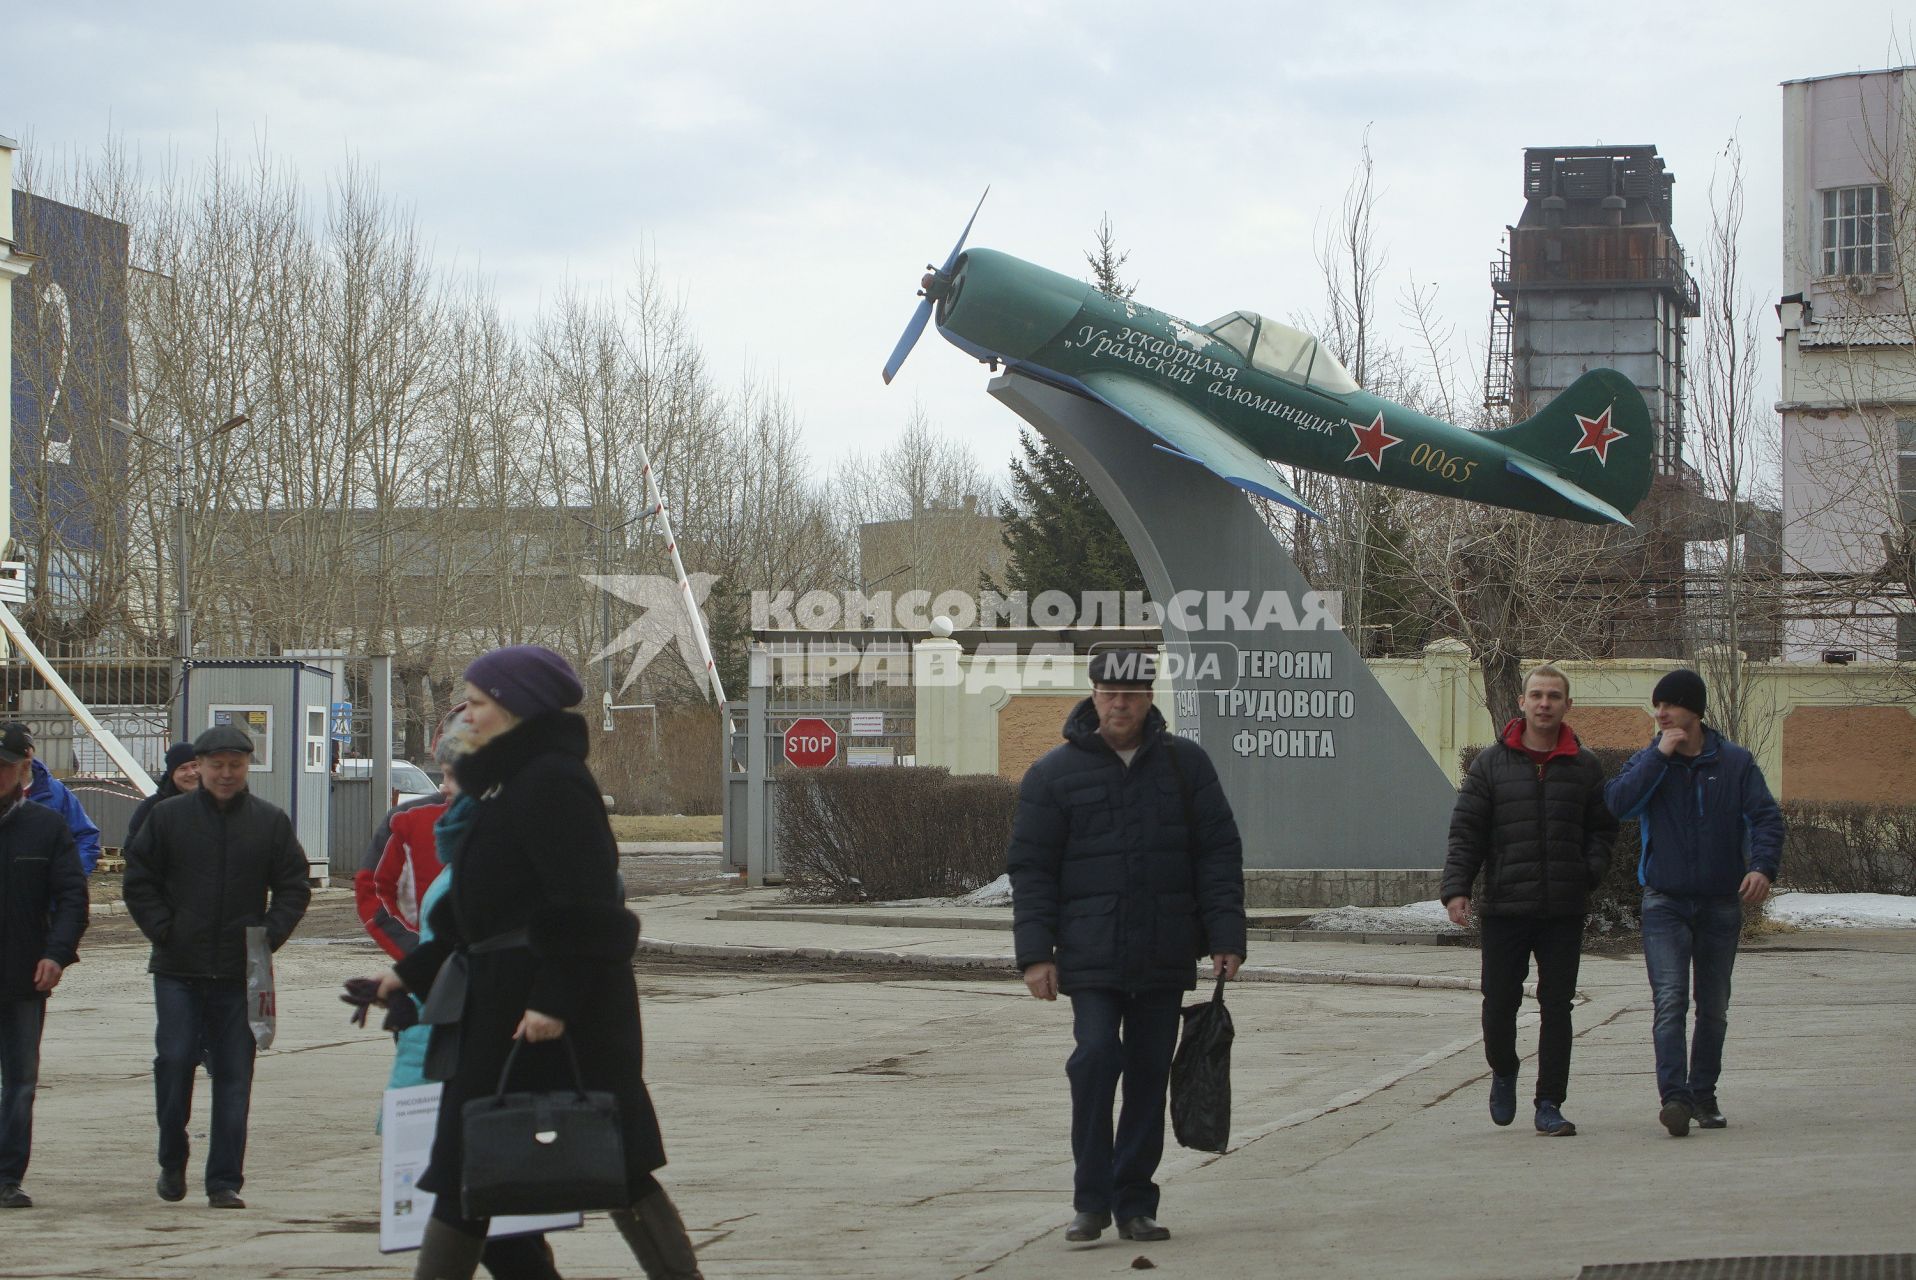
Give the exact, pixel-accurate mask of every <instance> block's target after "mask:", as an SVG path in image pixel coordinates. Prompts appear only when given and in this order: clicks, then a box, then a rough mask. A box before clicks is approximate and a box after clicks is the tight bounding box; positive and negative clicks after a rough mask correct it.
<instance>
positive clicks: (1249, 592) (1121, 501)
mask: <svg viewBox="0 0 1916 1280" xmlns="http://www.w3.org/2000/svg"><path fill="white" fill-rule="evenodd" d="M989 390H990V391H991V394H992V395H994V396H996V397H997V398H998V399H999V400H1001V401H1003V402H1004V403H1005V404H1006V405H1007V406H1009V407H1010V408H1011V409H1012V410H1013V411H1015V412H1016V413H1017V414H1018V415H1019V416H1020V417H1022V418H1023V419H1024V420H1025V421H1026V422H1029V423H1030V424H1031V425H1032V426H1033V427H1034V428H1036V429H1037V430H1038V431H1039V432H1041V433H1042V434H1043V435H1044V437H1045V438H1046V439H1047V440H1049V441H1051V443H1053V444H1054V445H1056V446H1057V447H1058V448H1059V449H1061V450H1063V452H1064V454H1065V456H1066V457H1068V458H1070V459H1071V461H1072V463H1073V464H1074V465H1076V466H1077V468H1078V470H1079V472H1080V473H1082V474H1083V476H1084V477H1085V479H1086V480H1087V481H1088V482H1089V483H1090V485H1091V488H1092V490H1093V492H1095V493H1096V494H1097V495H1098V498H1099V500H1100V501H1102V502H1103V503H1104V505H1105V508H1106V509H1107V510H1108V511H1110V512H1111V515H1112V518H1113V519H1114V520H1116V521H1117V525H1118V528H1119V530H1120V531H1121V532H1122V533H1123V534H1124V537H1125V540H1126V541H1127V542H1129V543H1130V545H1131V550H1132V552H1133V553H1135V554H1136V556H1137V558H1138V565H1139V567H1140V568H1142V569H1143V571H1144V580H1145V583H1146V585H1147V586H1148V587H1149V588H1150V591H1151V597H1152V598H1153V599H1154V600H1157V601H1159V602H1160V603H1165V604H1166V605H1167V609H1166V616H1165V620H1164V639H1165V644H1166V648H1167V651H1168V653H1169V655H1170V661H1171V663H1172V664H1173V671H1172V677H1173V687H1174V690H1175V693H1174V697H1175V708H1174V709H1175V712H1176V715H1175V719H1176V722H1177V725H1178V728H1179V731H1180V732H1181V733H1183V734H1185V735H1186V736H1188V737H1191V738H1194V739H1196V740H1198V741H1199V742H1201V743H1203V744H1204V747H1205V750H1206V751H1208V752H1209V753H1210V756H1211V759H1212V760H1213V761H1214V762H1216V764H1217V769H1218V773H1219V775H1220V776H1221V777H1222V779H1223V782H1224V790H1225V794H1226V795H1228V796H1229V797H1230V800H1231V806H1232V808H1233V809H1235V810H1236V811H1237V821H1238V827H1239V829H1240V830H1241V831H1242V832H1243V836H1244V865H1245V867H1246V868H1313V869H1316V868H1324V869H1330V868H1350V869H1355V868H1378V869H1387V868H1423V869H1431V868H1437V867H1441V866H1442V865H1443V860H1444V846H1445V837H1446V834H1447V831H1448V828H1449V821H1450V810H1451V805H1452V802H1453V801H1454V800H1455V797H1456V791H1455V789H1454V787H1453V786H1452V785H1451V783H1450V781H1449V780H1448V779H1447V778H1446V777H1445V775H1444V772H1443V770H1441V769H1439V768H1438V766H1437V764H1436V763H1435V762H1434V761H1433V760H1432V759H1431V758H1430V753H1429V752H1428V751H1426V750H1425V749H1424V746H1423V744H1422V743H1421V742H1419V741H1418V740H1417V736H1416V735H1415V734H1414V733H1412V732H1411V729H1410V726H1409V725H1408V724H1406V723H1405V722H1404V718H1403V717H1402V716H1401V715H1399V714H1398V712H1397V708H1396V707H1395V706H1394V705H1393V704H1392V703H1391V700H1390V697H1389V695H1388V694H1386V693H1385V692H1384V690H1383V688H1382V686H1380V685H1379V684H1378V683H1377V681H1376V679H1375V678H1373V677H1372V675H1371V674H1370V671H1369V669H1368V668H1366V667H1365V666H1364V663H1363V661H1362V660H1361V659H1360V658H1359V657H1358V655H1357V651H1356V649H1355V648H1354V647H1353V646H1352V645H1351V643H1350V641H1348V640H1347V639H1345V638H1344V633H1343V632H1342V631H1341V630H1339V629H1338V627H1339V619H1338V617H1337V613H1336V609H1335V608H1334V606H1332V604H1331V602H1329V601H1326V600H1324V599H1322V598H1321V597H1319V596H1317V595H1316V594H1315V593H1313V592H1312V591H1311V589H1310V586H1309V584H1308V583H1306V582H1305V581H1304V576H1303V575H1302V574H1301V573H1299V572H1298V570H1297V566H1296V565H1295V564H1293V563H1292V562H1291V558H1290V556H1289V555H1288V554H1287V553H1286V552H1285V550H1284V548H1283V547H1282V546H1281V545H1280V544H1279V543H1278V541H1277V540H1276V539H1275V538H1274V537H1272V536H1271V533H1270V530H1269V529H1267V528H1266V527H1265V525H1264V522H1263V521H1262V520H1261V519H1260V518H1259V517H1258V514H1257V512H1256V510H1255V509H1254V508H1253V507H1252V506H1251V504H1250V502H1249V500H1248V499H1247V498H1246V496H1245V494H1244V493H1243V491H1242V490H1240V489H1238V488H1237V487H1236V486H1235V485H1232V484H1230V483H1228V482H1226V481H1224V480H1221V479H1219V478H1218V477H1217V476H1215V475H1213V474H1211V473H1210V472H1209V471H1207V470H1205V469H1204V468H1203V467H1201V466H1199V465H1198V464H1196V463H1194V462H1189V461H1186V460H1185V459H1183V458H1182V457H1180V456H1178V455H1175V454H1171V453H1167V452H1166V451H1164V450H1163V449H1160V448H1157V447H1156V446H1154V445H1153V444H1152V443H1151V440H1150V437H1149V436H1148V435H1147V434H1146V433H1145V432H1143V431H1142V430H1140V429H1139V428H1138V426H1137V424H1136V423H1134V422H1132V421H1130V420H1129V419H1127V418H1124V417H1122V416H1120V415H1118V414H1116V413H1114V412H1112V411H1111V410H1110V409H1107V408H1105V407H1104V406H1103V405H1100V404H1096V403H1094V402H1092V401H1089V400H1086V399H1084V398H1083V397H1081V396H1076V395H1073V394H1071V393H1070V392H1068V391H1063V390H1060V389H1058V388H1056V387H1053V386H1050V385H1048V384H1046V383H1042V382H1038V381H1035V380H1033V379H1031V378H1028V377H1025V376H1023V375H1021V374H1017V373H1007V374H1005V375H1003V376H1001V377H997V378H994V379H992V381H991V384H990V388H989ZM1180 593H1181V594H1180ZM1173 602H1177V603H1183V604H1185V605H1187V606H1188V607H1187V608H1185V609H1180V608H1176V607H1171V606H1172V603H1173ZM1416 879H1418V880H1420V881H1421V879H1422V878H1421V877H1420V878H1416ZM1409 882H1410V881H1409V879H1408V878H1407V879H1406V882H1405V883H1406V884H1408V883H1409ZM1363 896H1370V895H1363ZM1382 896H1385V897H1393V896H1402V895H1401V894H1399V893H1394V892H1392V891H1391V890H1389V889H1385V890H1383V891H1382ZM1410 896H1412V897H1415V896H1431V895H1430V894H1429V893H1428V888H1427V886H1425V885H1423V884H1421V883H1419V884H1417V885H1416V886H1415V887H1414V889H1413V890H1412V891H1411V893H1410ZM1346 900H1349V899H1346ZM1404 900H1406V901H1408V900H1409V897H1405V898H1404Z"/></svg>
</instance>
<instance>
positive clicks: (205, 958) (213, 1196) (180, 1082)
mask: <svg viewBox="0 0 1916 1280" xmlns="http://www.w3.org/2000/svg"><path fill="white" fill-rule="evenodd" d="M193 750H194V752H195V754H196V756H197V758H198V759H199V763H200V785H199V788H198V789H197V790H194V791H189V792H186V793H185V794H183V795H177V796H174V797H172V798H171V799H168V800H163V801H161V802H160V803H159V804H157V805H155V806H154V807H153V812H152V814H151V815H150V816H149V817H148V818H147V820H146V822H145V823H144V824H143V825H142V826H141V827H140V829H139V831H138V832H137V833H136V834H135V835H134V837H133V842H132V843H131V844H130V845H128V846H127V850H126V880H125V885H124V889H123V893H124V895H125V898H126V908H127V912H128V913H129V914H130V915H132V917H133V920H134V923H135V924H138V925H139V926H140V932H142V933H144V934H145V935H146V936H147V938H148V939H149V940H150V941H151V942H152V943H153V958H152V960H151V961H150V962H149V963H148V965H147V970H148V972H150V973H151V974H152V975H153V1004H154V1012H155V1014H156V1023H157V1028H156V1030H155V1033H154V1048H155V1056H154V1058H153V1091H154V1101H155V1105H156V1107H157V1110H158V1113H159V1125H160V1176H159V1183H158V1188H157V1189H158V1192H159V1196H160V1199H162V1200H181V1199H184V1198H185V1196H186V1162H187V1139H186V1126H187V1122H188V1120H189V1119H190V1118H191V1116H192V1110H193V1075H194V1071H195V1069H196V1068H197V1067H198V1065H199V1062H200V1052H201V1046H202V1045H204V1046H205V1050H206V1063H207V1072H208V1074H209V1075H210V1076H211V1077H212V1080H213V1125H212V1141H211V1144H210V1146H209V1148H208V1151H207V1157H206V1181H205V1186H206V1198H207V1203H208V1204H209V1205H210V1206H211V1207H213V1208H215V1209H244V1208H245V1207H246V1202H245V1201H243V1200H241V1199H240V1194H239V1192H240V1187H241V1186H242V1185H243V1184H244V1183H245V1181H246V1178H245V1173H244V1167H245V1163H246V1119H247V1112H248V1109H249V1108H250V1106H251V1103H252V1094H253V1058H254V1055H255V1053H256V1052H257V1049H256V1047H255V1044H254V1041H253V1031H252V1027H251V1025H250V1023H249V1021H248V1018H247V1009H246V929H247V926H249V925H264V926H265V927H266V940H267V942H268V943H269V944H270V945H271V946H272V947H273V949H274V950H278V949H279V946H280V944H281V943H283V942H285V941H286V939H287V938H289V937H291V936H292V932H293V930H294V928H295V927H297V926H298V924H299V921H300V917H301V916H303V915H305V914H306V903H307V902H308V900H310V899H311V897H312V890H311V889H310V888H309V887H307V883H306V854H305V851H304V850H302V849H301V848H300V846H299V840H298V839H297V838H296V837H295V836H294V835H293V824H292V820H291V819H289V818H288V817H287V816H286V814H285V812H284V811H283V810H281V809H279V808H278V807H276V806H274V805H271V804H268V803H267V802H266V801H264V800H261V799H260V798H259V797H258V796H256V795H254V794H253V793H252V792H251V791H249V790H248V789H247V786H246V773H247V770H248V768H249V767H250V766H251V764H252V761H253V740H252V739H251V738H250V737H248V736H247V734H246V731H245V730H244V729H241V728H240V727H239V726H238V725H231V724H222V725H214V726H213V727H212V728H210V729H208V730H207V731H206V732H205V733H202V734H201V735H200V736H199V737H198V738H196V739H194V742H193Z"/></svg>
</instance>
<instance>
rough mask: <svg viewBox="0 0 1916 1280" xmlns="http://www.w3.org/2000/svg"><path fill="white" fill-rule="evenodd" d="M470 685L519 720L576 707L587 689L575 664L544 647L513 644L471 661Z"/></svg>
mask: <svg viewBox="0 0 1916 1280" xmlns="http://www.w3.org/2000/svg"><path fill="white" fill-rule="evenodd" d="M466 680H467V682H468V683H470V684H472V685H474V686H475V687H477V688H479V689H481V690H483V691H484V692H485V693H486V694H487V695H488V696H489V697H491V698H492V700H493V701H494V702H497V703H498V704H499V705H500V706H502V707H504V708H505V709H506V710H508V711H510V712H511V713H512V714H513V715H515V716H518V717H519V718H520V719H522V720H524V719H528V718H530V717H532V716H536V715H541V714H543V713H544V712H547V711H557V710H559V709H560V708H561V707H574V706H577V705H578V704H579V700H580V699H581V698H583V697H585V686H584V685H582V684H580V683H579V677H578V676H577V675H576V674H575V673H574V672H573V670H572V664H571V663H569V662H567V661H566V660H565V659H564V658H562V657H560V656H559V655H558V654H556V653H554V652H553V651H552V650H550V649H548V648H546V647H545V646H544V645H542V644H513V645H507V646H506V647H505V648H503V649H494V650H493V651H492V652H491V653H484V654H481V655H479V656H478V657H477V658H474V659H473V660H472V665H471V666H469V667H467V668H466Z"/></svg>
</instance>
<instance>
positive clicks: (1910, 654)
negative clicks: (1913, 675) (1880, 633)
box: [1896, 613, 1916, 662]
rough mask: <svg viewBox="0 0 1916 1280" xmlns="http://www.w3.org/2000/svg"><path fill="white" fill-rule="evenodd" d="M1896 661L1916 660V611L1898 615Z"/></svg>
mask: <svg viewBox="0 0 1916 1280" xmlns="http://www.w3.org/2000/svg"><path fill="white" fill-rule="evenodd" d="M1896 661H1898V662H1916V613H1899V614H1897V615H1896Z"/></svg>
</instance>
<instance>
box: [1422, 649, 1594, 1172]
mask: <svg viewBox="0 0 1916 1280" xmlns="http://www.w3.org/2000/svg"><path fill="white" fill-rule="evenodd" d="M1518 710H1519V711H1520V712H1521V714H1520V715H1519V716H1518V717H1517V718H1516V719H1515V720H1512V721H1511V722H1510V723H1509V724H1507V725H1505V726H1504V732H1503V736H1502V738H1500V739H1499V740H1498V741H1496V742H1494V743H1492V744H1491V745H1490V746H1488V747H1485V748H1484V750H1483V751H1482V752H1481V753H1480V754H1479V755H1478V756H1477V758H1476V759H1475V760H1473V761H1472V762H1471V765H1470V772H1469V773H1467V774H1465V775H1464V783H1463V786H1462V787H1460V788H1458V791H1457V807H1456V808H1455V809H1454V810H1453V811H1452V813H1451V815H1450V853H1449V856H1448V857H1446V858H1445V859H1444V883H1443V890H1442V894H1443V900H1444V906H1445V907H1446V908H1448V909H1449V911H1450V918H1451V920H1452V921H1454V922H1455V923H1457V924H1460V925H1462V924H1468V923H1469V922H1470V908H1471V904H1472V902H1473V901H1474V902H1475V903H1476V907H1477V922H1478V927H1479V929H1480V931H1481V932H1482V935H1483V971H1482V972H1483V981H1482V986H1483V992H1484V1010H1483V1023H1484V1057H1485V1058H1486V1059H1487V1060H1488V1061H1489V1063H1490V1119H1491V1122H1492V1123H1493V1124H1500V1125H1505V1124H1509V1123H1510V1122H1511V1121H1512V1120H1514V1119H1516V1117H1517V1008H1518V1006H1519V1005H1521V1004H1522V1003H1523V981H1524V978H1525V976H1527V975H1528V974H1529V972H1530V958H1531V957H1532V956H1535V957H1536V958H1537V1005H1538V1008H1539V1009H1540V1010H1541V1012H1542V1015H1543V1025H1542V1026H1541V1028H1540V1029H1539V1032H1538V1037H1537V1093H1536V1098H1535V1100H1534V1101H1535V1106H1536V1113H1537V1115H1536V1127H1537V1132H1538V1133H1541V1134H1546V1135H1548V1136H1551V1137H1571V1136H1574V1135H1575V1134H1576V1132H1577V1126H1576V1125H1574V1124H1572V1123H1570V1122H1569V1121H1568V1120H1566V1119H1564V1118H1563V1100H1564V1097H1565V1096H1566V1094H1567V1093H1568V1091H1569V1086H1570V1044H1571V1030H1570V1008H1571V1003H1572V1001H1573V1000H1574V999H1575V998H1576V994H1577V966H1578V961H1579V959H1580V958H1581V956H1582V952H1583V921H1584V916H1585V915H1586V914H1588V912H1589V910H1590V890H1592V889H1594V888H1596V887H1597V885H1599V884H1601V883H1602V882H1603V874H1604V872H1605V871H1606V870H1607V869H1608V868H1609V865H1610V848H1611V846H1612V845H1613V844H1615V843H1616V839H1617V820H1616V819H1615V818H1614V817H1612V816H1611V815H1610V811H1609V810H1608V809H1606V808H1605V807H1604V804H1603V766H1602V765H1600V764H1598V763H1597V758H1596V757H1595V756H1594V755H1592V754H1591V753H1590V752H1588V751H1586V750H1584V748H1583V747H1582V746H1581V745H1579V744H1578V742H1577V735H1576V734H1575V733H1574V732H1572V731H1571V728H1570V726H1569V725H1568V724H1566V723H1564V715H1565V713H1567V712H1568V711H1569V710H1570V678H1569V677H1568V676H1566V675H1564V673H1563V672H1562V671H1560V670H1558V669H1557V668H1556V667H1553V666H1548V665H1546V666H1541V667H1537V668H1536V669H1535V670H1533V671H1531V672H1530V674H1529V675H1528V676H1526V677H1525V678H1524V686H1523V702H1522V703H1521V705H1520V706H1519V708H1518ZM1479 871H1481V872H1482V873H1483V888H1482V889H1481V890H1478V891H1476V893H1475V897H1474V899H1473V897H1472V893H1473V890H1472V886H1473V884H1474V883H1475V882H1476V880H1477V877H1478V873H1479Z"/></svg>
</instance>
